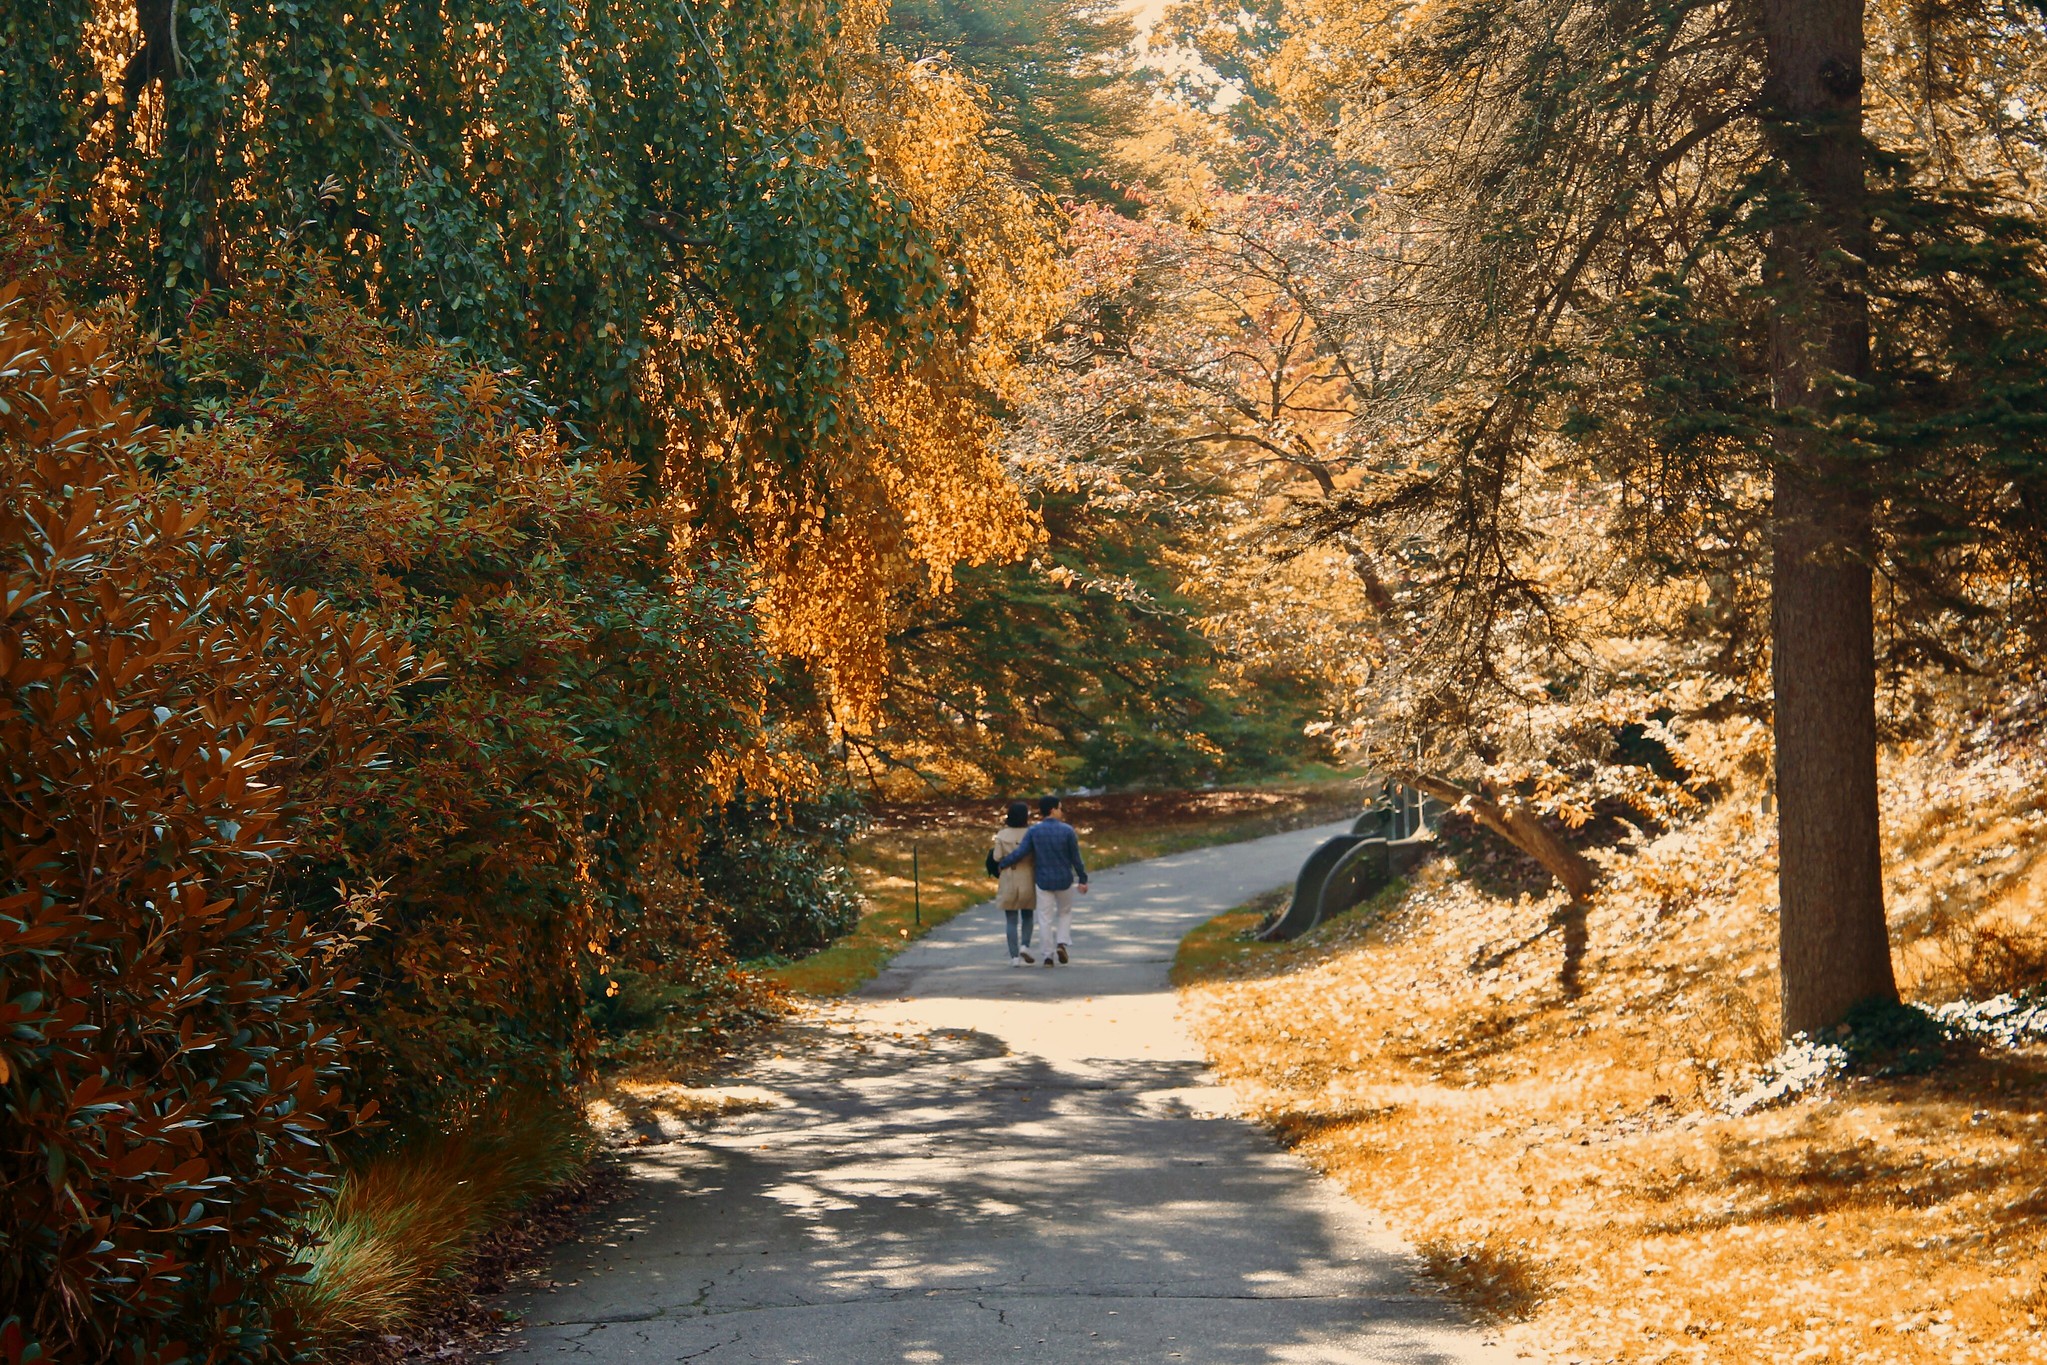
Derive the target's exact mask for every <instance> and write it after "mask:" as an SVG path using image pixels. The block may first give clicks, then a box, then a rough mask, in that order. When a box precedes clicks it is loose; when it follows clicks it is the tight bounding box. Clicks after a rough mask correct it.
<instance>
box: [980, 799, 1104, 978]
mask: <svg viewBox="0 0 2047 1365" xmlns="http://www.w3.org/2000/svg"><path fill="white" fill-rule="evenodd" d="M1038 814H1039V816H1040V817H1041V818H1040V819H1039V821H1038V823H1037V824H1035V825H1032V826H1031V827H1030V829H1029V830H1028V831H1027V832H1026V833H1025V834H1024V837H1023V842H1022V843H1020V844H1018V845H1017V846H1016V847H1015V848H1014V849H1013V850H1011V851H1010V854H1009V856H1008V857H1006V858H1004V859H1003V860H1002V861H1001V862H999V863H997V864H996V866H997V867H1009V866H1010V865H1012V864H1014V863H1020V862H1022V861H1023V860H1024V859H1025V858H1036V859H1037V874H1038V933H1039V934H1040V935H1041V936H1042V937H1043V939H1044V942H1043V943H1042V944H1041V945H1040V951H1041V952H1042V953H1043V954H1044V959H1045V965H1046V966H1047V967H1056V966H1058V965H1059V964H1060V963H1062V962H1068V961H1071V960H1072V959H1071V958H1070V957H1069V956H1068V952H1069V950H1070V949H1071V948H1072V947H1073V890H1074V887H1075V886H1078V887H1079V888H1080V894H1082V895H1083V896H1085V895H1086V894H1087V864H1086V863H1084V862H1082V861H1081V858H1080V836H1079V835H1078V834H1076V833H1074V831H1073V826H1072V825H1069V824H1067V823H1066V822H1065V821H1064V820H1061V819H1060V818H1059V798H1058V797H1056V796H1047V797H1043V798H1041V799H1040V800H1039V802H1038Z"/></svg>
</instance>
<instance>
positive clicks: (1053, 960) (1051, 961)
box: [1045, 957, 1059, 967]
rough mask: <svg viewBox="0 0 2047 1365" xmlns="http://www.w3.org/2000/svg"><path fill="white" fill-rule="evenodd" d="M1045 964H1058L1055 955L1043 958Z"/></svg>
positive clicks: (1054, 965)
mask: <svg viewBox="0 0 2047 1365" xmlns="http://www.w3.org/2000/svg"><path fill="white" fill-rule="evenodd" d="M1045 965H1046V966H1047V967H1056V966H1058V965H1059V959H1058V958H1056V957H1048V958H1046V959H1045Z"/></svg>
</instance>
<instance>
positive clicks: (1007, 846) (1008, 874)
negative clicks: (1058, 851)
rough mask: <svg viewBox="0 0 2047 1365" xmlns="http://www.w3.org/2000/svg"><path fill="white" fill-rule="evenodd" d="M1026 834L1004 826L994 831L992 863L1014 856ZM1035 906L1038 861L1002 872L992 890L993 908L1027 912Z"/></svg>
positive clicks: (1005, 869) (1026, 860) (1032, 859)
mask: <svg viewBox="0 0 2047 1365" xmlns="http://www.w3.org/2000/svg"><path fill="white" fill-rule="evenodd" d="M1026 832H1027V831H1025V830H1020V829H1016V828H1014V827H1012V826H1010V825H1004V826H1003V827H1002V828H1001V829H998V830H996V831H995V861H996V862H998V863H999V862H1001V861H1002V860H1003V859H1004V858H1007V857H1008V856H1009V855H1010V854H1012V853H1014V852H1016V846H1017V845H1018V844H1020V843H1022V842H1023V837H1024V835H1025V833H1026ZM1037 903H1038V860H1037V859H1036V858H1026V859H1024V860H1023V861H1022V862H1020V863H1018V864H1017V865H1016V866H1014V867H1005V868H1003V869H1002V880H1001V881H1000V882H998V883H997V884H996V887H995V904H996V905H997V906H999V907H1000V908H1002V909H1004V910H1029V909H1030V908H1031V907H1033V906H1035V905H1036V904H1037Z"/></svg>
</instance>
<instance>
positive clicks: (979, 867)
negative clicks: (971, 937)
mask: <svg viewBox="0 0 2047 1365" xmlns="http://www.w3.org/2000/svg"><path fill="white" fill-rule="evenodd" d="M1068 805H1069V808H1070V809H1069V812H1068V818H1069V819H1071V820H1072V821H1073V822H1074V824H1075V826H1076V828H1078V829H1079V831H1080V833H1081V839H1082V846H1083V849H1084V851H1085V852H1086V855H1087V864H1088V868H1089V869H1090V870H1091V871H1093V870H1100V869H1104V868H1110V867H1115V866H1117V865H1118V864H1120V863H1128V862H1135V861H1137V860H1139V859H1143V858H1159V857H1164V856H1165V855H1166V854H1169V853H1180V852H1184V851H1186V850H1187V849H1192V848H1205V847H1208V846H1210V845H1212V844H1225V843H1235V842H1237V841H1239V840H1243V839H1256V838H1259V837H1260V836H1262V835H1266V834H1273V833H1277V832H1280V831H1282V830H1287V829H1299V828H1301V827H1303V826H1306V825H1312V824H1316V823H1320V822H1322V821H1326V820H1334V819H1339V818H1341V817H1342V816H1343V815H1345V814H1348V813H1350V812H1353V811H1355V810H1357V809H1359V807H1360V800H1359V797H1358V795H1357V791H1356V787H1355V784H1354V783H1353V782H1352V781H1351V780H1349V779H1347V778H1343V777H1341V776H1338V777H1336V778H1333V779H1325V780H1321V781H1316V782H1311V783H1293V784H1289V785H1286V786H1273V787H1267V788H1246V789H1242V790H1239V791H1232V792H1192V793H1162V794H1154V795H1150V796H1143V797H1103V798H1093V799H1085V800H1084V799H1081V798H1075V799H1073V800H1072V801H1070V802H1069V803H1068ZM998 823H1000V821H999V812H998V811H997V809H996V807H995V806H994V804H993V803H976V804H974V805H952V806H947V807H932V806H926V807H915V808H902V809H901V810H900V811H898V812H897V813H895V814H894V815H893V816H892V817H891V816H887V815H885V817H884V819H883V821H882V822H881V823H880V824H879V825H878V826H877V827H876V828H875V829H874V830H872V831H870V832H869V833H868V834H867V835H866V836H864V837H863V838H861V839H860V840H859V841H858V843H857V844H856V845H855V847H854V850H853V870H854V875H855V877H856V878H857V880H858V881H859V884H860V890H861V894H862V896H863V898H864V900H865V902H866V909H865V910H864V911H863V913H862V914H861V917H860V924H859V926H858V927H857V928H856V929H854V931H853V932H852V933H851V934H848V935H847V936H846V937H844V938H842V939H840V940H839V941H838V942H836V943H834V944H833V945H832V946H831V947H829V948H826V949H824V950H823V951H822V952H818V953H814V954H812V955H811V956H809V957H806V958H803V959H802V960H800V961H797V962H791V963H786V964H782V965H778V966H775V967H772V968H770V969H769V970H768V972H767V975H768V976H769V977H770V978H771V979H773V980H774V981H776V982H779V983H780V984H781V985H782V986H783V987H784V988H785V989H787V990H789V991H791V992H794V993H795V994H798V995H814V996H829V995H845V994H847V993H849V992H851V991H854V990H857V989H859V988H860V986H861V985H862V984H864V983H865V982H867V981H869V980H872V979H873V977H874V976H875V974H876V973H877V972H879V971H880V970H881V968H882V966H883V965H884V964H885V963H887V961H888V960H889V959H890V958H891V957H893V956H895V955H896V954H897V953H899V952H901V951H902V950H903V948H904V947H906V946H907V945H908V944H909V943H910V942H911V941H912V940H914V939H917V938H920V937H922V936H923V935H924V934H926V933H929V932H930V931H931V930H932V929H934V928H936V927H937V926H939V925H941V924H943V923H945V922H946V921H947V920H949V919H951V918H953V917H954V916H955V915H958V914H959V913H960V912H961V911H963V910H966V909H968V908H969V907H971V906H975V905H979V904H980V903H981V902H982V901H985V900H987V899H989V898H990V897H991V896H993V895H994V893H995V882H994V880H993V879H992V878H990V877H989V876H988V873H987V870H986V868H985V867H984V866H983V862H982V860H983V858H984V857H985V856H986V854H987V848H988V839H989V836H990V835H991V834H993V832H994V830H995V827H996V825H997V824H998ZM913 846H914V850H915V854H916V871H917V878H916V880H915V881H913V880H912V877H911V854H912V849H913ZM920 886H921V894H920V892H919V887H920ZM920 901H921V910H920V908H919V906H920Z"/></svg>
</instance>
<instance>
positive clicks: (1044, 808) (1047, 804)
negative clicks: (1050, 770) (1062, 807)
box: [1038, 796, 1059, 815]
mask: <svg viewBox="0 0 2047 1365" xmlns="http://www.w3.org/2000/svg"><path fill="white" fill-rule="evenodd" d="M1058 809H1059V798H1058V797H1056V796H1041V797H1039V798H1038V814H1040V815H1050V814H1051V813H1052V812H1053V811H1055V810H1058Z"/></svg>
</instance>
